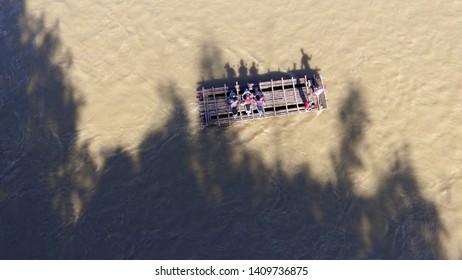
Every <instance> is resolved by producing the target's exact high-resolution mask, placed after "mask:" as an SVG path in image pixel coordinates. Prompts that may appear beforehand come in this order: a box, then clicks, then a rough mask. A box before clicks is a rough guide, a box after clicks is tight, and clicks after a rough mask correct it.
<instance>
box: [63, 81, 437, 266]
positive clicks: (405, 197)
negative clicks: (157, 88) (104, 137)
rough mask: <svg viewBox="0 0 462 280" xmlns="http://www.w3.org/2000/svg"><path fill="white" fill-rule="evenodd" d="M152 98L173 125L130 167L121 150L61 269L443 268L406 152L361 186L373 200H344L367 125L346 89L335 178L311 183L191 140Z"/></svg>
mask: <svg viewBox="0 0 462 280" xmlns="http://www.w3.org/2000/svg"><path fill="white" fill-rule="evenodd" d="M162 88H163V89H164V90H165V91H166V92H169V93H171V95H170V98H171V99H172V100H171V102H172V104H178V105H177V108H176V109H175V112H176V114H173V115H172V118H171V119H170V121H169V122H168V123H167V124H166V125H165V128H164V129H163V130H159V131H153V132H152V133H150V134H149V135H147V136H146V138H145V141H144V142H143V144H142V145H141V146H140V155H139V161H135V160H134V159H133V158H132V157H131V156H130V155H128V154H126V152H124V151H122V150H121V149H117V150H115V151H114V154H115V156H114V157H111V158H109V159H108V160H107V161H106V165H105V168H104V171H103V172H102V174H101V177H100V180H99V182H100V183H99V186H98V187H97V188H96V190H97V191H96V193H95V194H94V196H93V198H92V199H91V200H90V201H89V203H88V205H87V207H86V209H85V213H84V215H83V216H82V217H81V218H80V220H79V221H78V223H77V225H76V231H75V233H74V235H75V236H79V237H80V238H81V239H80V240H74V243H73V244H72V246H73V248H80V251H78V253H77V254H71V255H69V257H72V258H92V259H93V258H134V259H359V258H361V259H371V258H372V259H438V258H443V256H442V255H441V254H440V244H439V238H438V236H439V232H440V231H441V230H442V229H441V226H440V222H439V218H438V214H437V211H436V208H435V206H434V205H433V204H432V203H431V202H428V201H426V200H425V199H424V198H423V197H422V195H421V194H420V192H419V185H418V183H417V179H416V178H415V175H414V172H413V170H412V164H411V162H410V159H409V158H408V157H407V153H408V151H407V150H406V148H402V149H397V151H396V155H395V159H394V164H392V165H391V166H390V168H389V170H388V171H387V172H384V174H382V175H381V176H380V178H378V180H377V185H376V186H371V187H373V188H375V189H376V190H377V191H376V192H375V194H374V195H372V196H369V197H363V196H360V195H358V194H356V192H355V183H354V179H353V177H352V176H353V175H352V174H353V173H354V172H355V170H357V169H359V168H361V167H362V164H363V163H362V160H361V157H360V156H359V155H358V152H359V151H360V150H361V149H362V148H363V147H362V144H361V143H362V140H363V138H364V137H365V135H364V129H365V127H366V126H367V123H368V121H367V119H368V116H367V113H366V111H365V109H364V105H362V103H361V102H360V101H358V100H361V96H362V94H361V91H360V90H358V89H355V88H352V89H351V90H350V92H349V95H348V97H347V99H346V102H345V104H344V107H342V108H341V109H340V114H339V117H340V119H341V122H342V123H343V126H342V130H343V133H342V135H343V136H342V139H341V140H340V143H339V149H338V151H333V152H332V154H333V156H332V161H333V163H334V165H335V167H336V169H335V174H336V176H335V178H333V179H332V180H330V181H329V182H328V183H321V180H320V179H319V178H317V176H315V175H314V174H313V173H312V172H311V168H310V166H309V164H304V165H301V166H299V167H298V168H297V170H298V172H296V173H294V174H288V173H287V172H286V171H284V170H285V169H284V167H283V166H282V164H281V163H280V162H281V160H279V159H278V155H277V154H276V155H274V157H275V159H276V165H275V166H274V167H268V166H267V165H265V164H264V163H263V160H262V159H261V157H260V156H259V155H258V154H256V153H254V152H250V151H247V150H245V149H241V148H239V147H236V146H235V145H233V144H232V143H233V142H234V140H235V139H236V138H237V134H236V133H237V132H236V131H234V130H233V129H232V128H224V129H207V130H203V131H199V132H190V131H189V130H187V129H185V123H187V121H186V119H187V115H186V113H185V112H186V111H187V110H186V107H185V105H184V104H182V103H181V101H180V100H181V98H180V96H179V93H178V92H179V91H178V90H177V89H176V87H175V85H174V84H173V83H172V84H169V85H164V86H163V87H162ZM351 104H353V106H352V105H351ZM135 166H136V168H135ZM85 238H87V239H88V240H86V239H85ZM90 240H93V241H90ZM69 252H76V251H75V249H74V250H69Z"/></svg>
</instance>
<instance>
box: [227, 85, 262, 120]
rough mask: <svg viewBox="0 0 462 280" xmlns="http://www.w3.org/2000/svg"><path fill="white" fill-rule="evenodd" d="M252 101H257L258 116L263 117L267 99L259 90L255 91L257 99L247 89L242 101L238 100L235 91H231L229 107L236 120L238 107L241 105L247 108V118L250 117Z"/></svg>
mask: <svg viewBox="0 0 462 280" xmlns="http://www.w3.org/2000/svg"><path fill="white" fill-rule="evenodd" d="M252 100H254V101H255V104H256V106H257V110H258V116H260V117H262V116H263V113H264V111H263V105H264V104H265V98H264V96H263V93H262V92H261V91H259V90H258V88H256V89H255V98H254V97H253V96H252V93H251V92H250V90H249V89H248V88H247V89H245V91H244V93H243V94H242V95H241V98H240V99H239V98H238V95H237V94H236V92H234V90H231V92H230V94H229V97H228V105H229V107H230V108H231V112H232V113H233V117H234V119H236V118H237V114H238V109H237V107H238V106H239V104H241V103H242V104H243V105H244V107H245V112H246V113H247V116H249V115H250V114H251V113H252Z"/></svg>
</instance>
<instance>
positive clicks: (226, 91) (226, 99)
mask: <svg viewBox="0 0 462 280" xmlns="http://www.w3.org/2000/svg"><path fill="white" fill-rule="evenodd" d="M224 88H225V101H226V104H228V111H227V114H226V116H228V123H229V124H230V123H231V118H230V117H229V109H230V108H229V103H228V90H227V89H226V84H225V85H224Z"/></svg>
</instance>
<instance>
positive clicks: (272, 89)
mask: <svg viewBox="0 0 462 280" xmlns="http://www.w3.org/2000/svg"><path fill="white" fill-rule="evenodd" d="M271 93H272V94H271V96H272V97H273V111H274V115H275V116H276V106H274V104H275V102H274V86H273V80H272V79H271Z"/></svg>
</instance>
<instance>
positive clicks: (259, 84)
mask: <svg viewBox="0 0 462 280" xmlns="http://www.w3.org/2000/svg"><path fill="white" fill-rule="evenodd" d="M258 89H259V90H260V91H261V95H262V98H265V97H264V95H263V91H262V90H261V82H258ZM263 104H264V103H263ZM262 108H263V117H265V118H266V112H265V106H264V105H263V106H262ZM257 110H258V108H257Z"/></svg>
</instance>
